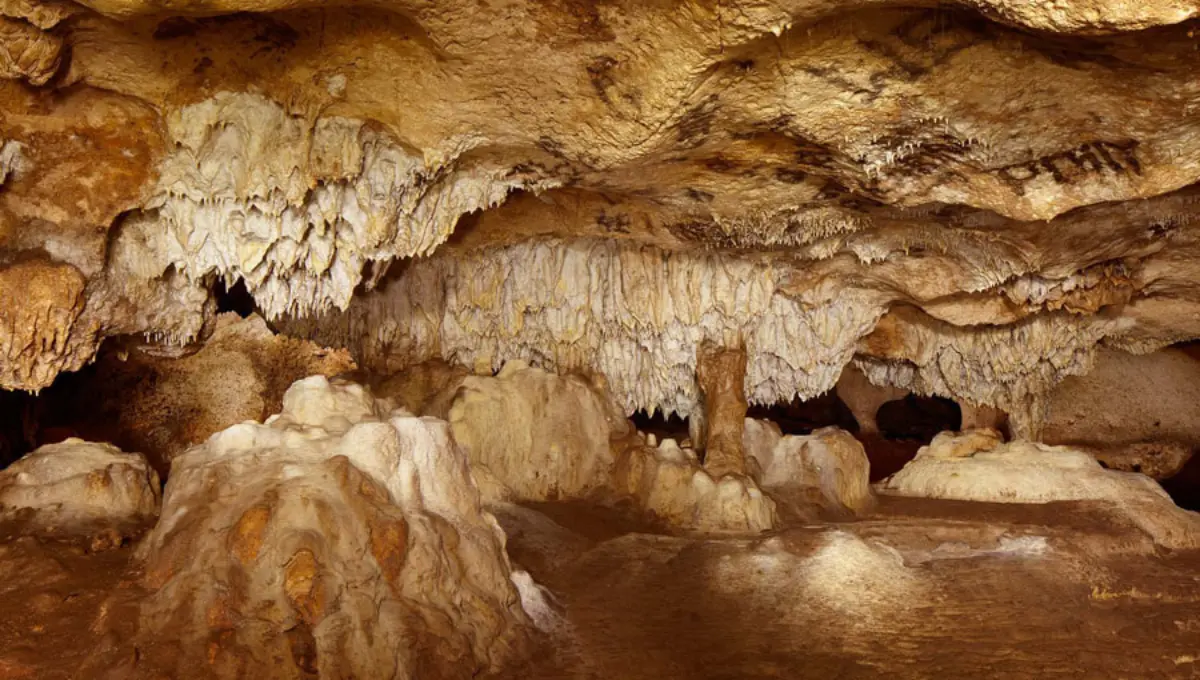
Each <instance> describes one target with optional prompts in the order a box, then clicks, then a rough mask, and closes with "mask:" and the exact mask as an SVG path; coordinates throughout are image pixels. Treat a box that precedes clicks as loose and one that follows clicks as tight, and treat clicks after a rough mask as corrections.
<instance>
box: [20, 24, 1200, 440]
mask: <svg viewBox="0 0 1200 680" xmlns="http://www.w3.org/2000/svg"><path fill="white" fill-rule="evenodd" d="M917 4H918V5H921V4H922V3H917ZM926 4H927V3H926ZM2 7H3V10H2V11H0V134H2V137H3V138H2V139H0V178H2V179H0V181H2V182H3V191H2V192H0V263H3V265H4V266H5V267H9V266H11V265H13V264H14V263H18V262H27V261H31V260H38V261H41V262H44V263H45V264H46V266H49V267H53V268H58V267H68V266H69V267H73V268H75V270H77V271H78V276H74V277H73V278H75V279H77V280H76V281H73V282H72V281H67V280H66V279H67V278H68V277H61V280H59V281H57V282H56V285H59V286H61V287H62V288H63V290H62V291H60V292H59V293H57V294H56V296H55V297H54V298H53V302H54V304H53V310H50V309H49V307H48V306H47V305H42V308H43V310H44V311H46V312H47V313H51V312H52V316H55V317H56V318H59V317H61V318H62V319H66V318H77V319H78V322H77V323H72V324H65V323H64V324H63V327H62V329H61V330H62V332H63V333H64V336H63V337H64V340H62V342H60V343H59V345H61V346H62V347H66V348H67V350H66V351H65V352H64V350H63V349H62V348H61V347H59V346H55V345H53V344H52V343H44V346H43V345H42V344H37V343H35V344H33V345H29V344H26V343H24V342H23V341H24V340H25V338H23V337H21V338H18V339H17V340H19V341H20V342H17V341H14V344H16V345H19V346H20V349H21V351H25V350H26V348H27V347H34V348H35V349H34V350H29V353H30V356H24V355H22V356H13V355H11V354H10V353H8V352H0V362H2V363H0V380H2V382H0V384H2V385H4V386H7V387H13V388H18V389H39V388H41V387H44V386H46V385H47V384H48V383H49V382H50V381H51V380H52V379H53V376H54V375H56V374H58V373H61V372H64V371H71V370H75V369H77V368H79V367H80V366H82V365H84V364H85V363H86V362H87V361H88V360H89V359H90V358H91V357H92V355H93V354H94V353H95V351H96V348H97V346H98V344H99V340H101V339H102V338H104V337H114V336H124V335H139V336H145V337H147V338H149V339H153V340H154V341H155V342H157V343H159V344H161V345H163V346H164V350H163V351H174V352H179V351H181V348H182V347H184V346H186V345H190V344H191V343H193V342H195V341H196V340H198V339H202V338H201V333H200V331H201V330H202V329H204V328H205V327H206V324H207V323H210V322H211V321H212V317H213V315H214V312H215V306H214V305H213V304H212V301H211V291H212V289H213V287H214V286H215V285H216V284H217V281H218V280H219V281H221V282H223V283H224V284H225V285H226V286H227V287H228V286H232V285H234V284H235V283H236V282H238V281H241V282H243V283H244V284H245V286H246V289H247V290H248V291H249V293H250V294H251V295H252V296H253V297H254V299H255V300H256V301H257V302H258V304H259V307H260V308H261V310H262V312H263V313H264V315H265V316H266V317H268V318H269V319H271V320H272V321H275V320H277V319H279V318H281V317H284V316H287V317H298V319H295V321H296V323H297V324H298V326H295V327H293V328H294V330H296V332H299V333H303V334H304V335H306V336H309V337H316V336H320V337H322V338H325V339H324V340H322V341H323V342H325V343H326V344H330V342H331V341H330V340H328V338H336V342H337V344H341V345H345V346H348V347H351V348H352V349H354V350H355V356H356V358H358V359H360V360H363V363H364V365H366V366H369V367H371V368H373V369H379V368H383V369H385V370H386V372H394V371H395V370H397V369H400V368H403V367H405V366H408V365H412V364H416V363H420V362H422V361H425V360H428V359H431V358H435V357H439V356H440V357H441V358H443V359H445V360H447V361H450V362H451V363H457V364H461V365H466V366H469V367H471V368H472V369H475V370H478V371H480V372H487V371H488V370H495V369H497V368H499V367H500V366H501V365H503V364H504V363H505V362H506V361H508V360H511V359H521V360H526V361H529V362H530V363H531V364H534V365H538V366H541V367H543V368H547V369H550V370H555V371H560V372H571V371H584V372H587V373H589V374H599V373H603V374H605V375H607V376H608V378H609V379H610V381H611V389H612V392H613V394H614V395H616V396H617V397H618V399H620V401H621V404H622V406H623V407H625V408H626V409H627V410H632V409H634V408H645V409H648V410H651V409H659V408H661V409H664V410H666V411H668V412H674V413H679V414H681V415H687V414H688V413H689V412H690V411H693V410H695V409H696V407H697V405H698V404H699V396H700V395H699V393H698V392H699V390H698V388H697V386H696V385H695V381H694V376H695V369H696V366H695V356H694V350H695V348H696V347H697V346H699V345H700V344H701V343H703V342H706V341H707V342H713V343H716V344H717V345H718V346H726V345H732V344H733V343H737V342H742V343H744V347H745V349H746V352H747V365H746V384H745V393H746V396H747V399H748V401H750V402H751V403H756V404H765V403H773V402H776V401H787V400H790V399H792V398H793V397H796V396H801V397H811V396H813V395H816V394H820V393H823V392H825V391H827V390H828V389H830V388H831V387H832V386H833V384H834V383H835V382H836V379H837V376H838V375H840V373H841V370H842V368H843V367H844V366H845V365H846V364H848V363H849V362H850V361H851V360H853V359H855V358H856V357H855V355H858V356H857V360H858V363H859V365H860V366H861V367H862V368H863V370H865V371H867V372H868V373H869V374H870V375H869V377H870V378H871V380H872V382H873V383H876V384H880V385H889V386H893V387H897V388H900V389H905V390H910V391H916V392H919V393H921V394H937V395H940V396H944V397H948V398H952V399H955V400H956V401H959V402H962V403H966V402H969V403H971V404H976V405H980V406H988V407H995V408H998V409H1000V410H1002V411H1004V412H1006V413H1010V414H1011V415H1012V420H1013V427H1014V429H1016V430H1017V431H1018V432H1019V433H1020V434H1022V435H1025V436H1027V437H1032V436H1035V435H1036V434H1037V432H1038V429H1039V427H1040V424H1041V419H1042V417H1043V415H1044V413H1043V411H1044V406H1045V395H1046V393H1047V392H1048V391H1049V390H1051V389H1052V388H1053V387H1054V385H1055V384H1056V383H1057V382H1058V381H1061V380H1062V379H1064V378H1066V377H1068V376H1070V375H1077V374H1080V373H1083V372H1086V370H1087V369H1088V368H1089V366H1090V362H1091V358H1092V355H1093V353H1094V351H1095V348H1096V346H1097V345H1098V344H1099V343H1101V342H1103V343H1104V344H1105V345H1106V346H1109V347H1114V348H1119V349H1123V350H1131V351H1138V352H1145V351H1149V350H1153V349H1157V348H1159V347H1162V346H1164V345H1167V344H1171V343H1175V342H1181V341H1185V340H1189V339H1193V338H1196V337H1200V313H1198V312H1200V294H1197V291H1196V287H1195V285H1194V282H1195V280H1196V270H1197V264H1196V263H1197V262H1200V238H1198V237H1197V233H1198V232H1197V229H1196V221H1195V219H1194V215H1195V203H1196V201H1197V189H1196V188H1195V186H1194V185H1195V184H1196V183H1197V181H1200V161H1198V160H1197V158H1200V154H1197V150H1200V135H1197V134H1196V123H1195V116H1193V115H1191V114H1192V112H1193V109H1194V108H1195V101H1196V100H1197V98H1198V97H1200V85H1198V84H1197V81H1196V78H1195V77H1194V68H1192V64H1191V57H1192V56H1194V51H1195V38H1194V27H1193V26H1192V25H1191V24H1190V23H1189V22H1190V21H1192V20H1193V19H1194V18H1195V15H1196V4H1195V2H1194V0H1156V1H1154V2H1127V1H1116V0H1086V1H1084V0H1079V1H1074V2H1018V1H1017V0H960V1H959V2H956V3H951V5H950V6H946V7H943V6H938V7H932V6H924V5H922V6H917V7H901V6H895V5H894V4H893V3H880V2H877V1H876V0H859V1H856V2H853V3H832V2H811V1H808V0H788V1H786V2H775V3H760V2H751V1H749V0H736V1H731V2H722V3H719V4H718V5H715V6H713V5H710V4H705V3H696V2H685V3H682V4H678V3H675V4H672V3H666V4H649V5H648V4H646V3H639V2H635V1H633V0H615V1H614V2H612V3H601V4H600V5H597V6H592V5H591V4H588V5H587V6H586V7H583V8H579V7H575V6H574V5H573V4H567V5H564V4H562V3H522V2H518V3H511V4H506V5H504V6H503V7H502V8H498V9H497V10H496V13H495V14H494V15H493V16H491V17H489V21H487V22H480V21H478V19H477V18H475V17H474V16H473V14H474V12H473V11H472V9H471V8H470V7H469V6H467V5H464V4H463V3H461V2H459V1H457V0H455V1H451V2H449V3H432V4H431V3H419V2H410V1H409V0H400V1H399V2H386V3H362V2H350V3H345V4H342V5H339V6H337V7H326V6H324V5H321V4H320V3H311V2H293V1H291V0H288V1H282V0H272V1H270V2H248V1H245V0H222V1H217V2H208V1H206V2H199V3H182V2H167V3H165V4H164V3H153V2H141V1H137V2H125V1H123V0H87V1H86V2H68V1H67V0H9V1H6V2H4V3H3V5H2ZM364 27H368V28H369V29H370V30H364ZM530 73H535V74H537V77H535V78H530V77H529V76H528V74H530ZM1031 83H1034V84H1036V86H1031V85H1030V84H1031ZM1097 121H1099V122H1097ZM18 152H19V153H18ZM18 160H19V161H20V162H17V161H18ZM426 256H432V258H431V259H425V258H426ZM443 256H444V257H443ZM381 289H382V290H381ZM23 309H24V310H25V311H22V310H23ZM346 310H348V311H346ZM905 310H907V311H905ZM26 311H28V308H22V307H20V306H18V305H17V304H16V303H15V302H14V301H13V300H12V299H11V298H4V299H0V319H3V320H11V319H12V318H15V317H17V316H20V315H21V314H23V313H25V312H26ZM910 312H915V313H916V315H917V318H920V319H921V321H920V322H917V323H915V325H916V326H920V328H916V329H915V330H914V329H911V328H910V329H906V330H905V329H898V328H896V325H898V324H896V323H893V320H894V319H896V318H898V317H901V316H904V315H906V314H908V313H910ZM881 318H882V319H885V321H884V322H883V323H882V324H879V323H878V322H879V320H880V319H881ZM908 321H911V319H908ZM57 323H58V322H56V324H57ZM305 324H311V325H305ZM877 326H880V327H878V328H877ZM25 327H28V324H22V325H21V328H25ZM17 335H20V333H17ZM1059 340H1062V342H1061V343H1059V342H1058V341H1059ZM890 345H896V346H890ZM0 349H4V347H2V346H0ZM34 353H36V354H37V355H39V356H38V357H36V358H33V357H32V354H34ZM30 366H35V367H36V368H34V369H31V368H30Z"/></svg>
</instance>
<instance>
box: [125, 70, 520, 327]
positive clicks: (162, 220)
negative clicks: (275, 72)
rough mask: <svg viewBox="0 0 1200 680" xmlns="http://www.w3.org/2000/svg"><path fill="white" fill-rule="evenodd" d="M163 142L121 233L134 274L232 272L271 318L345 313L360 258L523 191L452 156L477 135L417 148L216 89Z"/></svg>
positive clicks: (416, 241)
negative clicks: (142, 258) (152, 174)
mask: <svg viewBox="0 0 1200 680" xmlns="http://www.w3.org/2000/svg"><path fill="white" fill-rule="evenodd" d="M166 122H167V134H168V139H169V141H170V142H171V143H172V144H173V145H174V151H173V152H172V153H171V154H169V155H168V156H167V157H166V158H165V159H164V160H163V162H162V163H161V166H160V167H159V180H158V184H157V186H156V188H155V193H154V196H153V198H152V199H150V200H149V201H148V202H147V210H146V211H145V212H143V213H141V214H139V215H137V216H135V217H134V218H133V219H132V220H131V223H130V224H128V225H127V227H126V228H127V229H129V230H131V231H133V232H135V233H137V234H140V235H141V241H142V242H143V244H144V247H145V248H146V249H147V255H148V256H149V257H148V259H147V260H146V266H147V268H148V270H147V271H146V272H145V274H146V275H158V274H161V273H162V272H163V271H165V270H166V269H167V268H168V267H171V266H173V267H175V268H176V269H177V270H179V271H180V272H183V273H184V274H185V275H186V276H187V277H188V278H190V279H192V280H198V279H202V278H205V277H209V276H212V275H215V276H217V277H220V278H223V279H225V280H226V281H229V282H232V281H234V280H236V279H238V278H242V279H244V280H245V282H246V287H247V289H248V290H249V291H250V293H251V294H252V295H253V296H254V299H255V301H256V302H257V303H258V305H259V307H260V308H261V310H262V311H263V312H264V313H265V314H266V315H267V316H268V317H270V318H274V317H278V316H280V315H282V314H284V313H287V312H291V313H295V314H301V315H302V314H308V313H313V312H319V311H323V310H325V309H328V308H329V307H335V306H336V307H338V308H344V307H345V306H346V305H347V304H348V303H349V301H350V297H351V295H352V294H353V292H354V289H355V287H356V286H358V284H359V283H360V282H361V281H362V279H363V268H364V266H365V265H366V264H368V263H384V262H387V261H390V260H392V259H395V258H398V257H413V256H417V255H427V254H429V253H430V252H432V251H433V249H434V248H436V247H437V246H438V245H440V244H441V243H442V242H444V241H445V240H446V238H447V237H448V236H449V235H450V233H451V232H452V231H453V229H454V225H455V223H456V222H457V220H458V218H459V216H460V215H463V214H464V213H468V212H471V211H474V210H479V209H484V208H488V207H492V206H495V205H498V204H499V203H501V202H502V201H503V200H504V198H505V197H506V196H507V195H508V192H509V191H510V190H512V189H515V188H518V187H524V186H528V183H527V182H525V181H524V180H521V179H505V175H507V174H509V173H508V168H505V167H501V166H498V165H497V166H479V165H470V164H466V163H462V162H460V159H461V158H462V156H463V155H464V154H465V153H467V152H469V151H470V150H471V149H472V148H474V147H475V146H476V145H477V144H478V143H480V141H481V140H478V139H475V138H471V137H464V138H460V139H453V140H447V142H446V143H445V144H444V145H442V147H440V148H439V149H436V150H432V151H426V152H425V153H424V154H422V153H419V152H414V151H412V150H409V149H406V148H404V147H403V146H401V145H400V144H399V143H397V142H396V141H395V140H394V139H392V138H391V137H389V136H388V135H386V134H384V133H382V132H379V131H377V130H376V129H374V128H372V127H370V126H368V125H367V124H366V123H365V122H364V121H361V120H352V119H348V118H338V117H330V118H321V119H318V120H316V121H315V122H314V121H312V120H310V119H307V118H302V117H298V116H293V115H289V114H288V112H287V111H285V110H284V109H283V108H282V107H281V106H279V105H278V104H275V103H273V102H271V101H269V100H267V99H265V98H263V97H261V96H258V95H253V94H234V93H223V94H219V95H217V96H215V97H213V98H211V99H208V100H205V101H203V102H200V103H198V104H194V105H191V106H187V107H184V108H182V109H180V110H178V111H176V112H174V113H172V114H171V115H169V116H168V117H167V120H166Z"/></svg>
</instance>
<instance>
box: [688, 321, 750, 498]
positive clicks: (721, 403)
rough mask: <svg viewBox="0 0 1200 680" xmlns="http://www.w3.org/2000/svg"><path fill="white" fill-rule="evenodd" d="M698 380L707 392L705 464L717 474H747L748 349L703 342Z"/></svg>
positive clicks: (700, 349)
mask: <svg viewBox="0 0 1200 680" xmlns="http://www.w3.org/2000/svg"><path fill="white" fill-rule="evenodd" d="M696 381H697V382H698V383H699V384H700V391H701V392H703V393H704V421H703V422H704V467H705V469H706V470H708V471H709V474H711V475H712V476H713V477H715V478H717V479H720V478H721V477H723V476H724V475H726V474H730V473H733V474H740V475H745V474H746V453H745V451H743V450H742V434H743V427H744V425H745V422H746V392H745V384H746V352H745V350H742V349H729V348H724V347H716V346H714V345H711V344H704V345H701V346H700V348H699V349H697V350H696Z"/></svg>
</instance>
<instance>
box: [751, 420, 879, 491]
mask: <svg viewBox="0 0 1200 680" xmlns="http://www.w3.org/2000/svg"><path fill="white" fill-rule="evenodd" d="M743 441H744V445H745V450H746V455H747V456H748V457H750V458H753V460H754V463H755V464H756V465H757V467H758V469H759V471H760V472H759V473H758V475H757V476H758V481H759V484H761V485H762V488H763V489H765V490H766V491H767V492H769V493H771V494H773V495H774V496H775V497H776V498H778V499H780V500H781V501H783V502H787V503H788V504H789V505H790V506H792V507H793V509H795V510H796V511H797V512H798V513H799V514H801V515H807V514H810V513H808V512H806V511H807V510H808V509H809V508H808V507H798V506H805V505H810V506H811V505H815V506H818V507H824V508H828V509H831V510H834V511H837V512H845V511H848V512H850V513H861V512H864V511H866V510H869V509H870V507H871V504H872V501H873V497H872V494H871V487H870V476H871V475H870V461H868V460H867V454H866V452H865V451H864V450H863V446H862V444H859V443H858V441H857V440H855V439H854V437H853V436H852V435H850V433H848V432H845V431H843V430H839V429H837V428H836V427H826V428H821V429H819V430H817V431H815V432H813V433H812V434H811V435H799V436H797V435H787V436H784V435H783V434H782V433H780V431H779V427H778V426H776V425H775V424H774V423H771V422H766V421H761V420H755V419H753V418H747V419H746V424H745V438H744V440H743Z"/></svg>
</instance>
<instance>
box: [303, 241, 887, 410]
mask: <svg viewBox="0 0 1200 680" xmlns="http://www.w3.org/2000/svg"><path fill="white" fill-rule="evenodd" d="M787 272H788V268H787V267H779V266H776V265H774V264H773V263H772V261H771V259H770V258H769V257H744V258H738V257H731V256H729V255H728V254H717V253H697V252H670V251H665V250H661V249H658V248H654V247H648V246H630V245H627V244H621V243H619V242H613V241H600V240H584V239H578V240H573V241H570V242H563V241H558V240H547V241H536V242H534V241H529V242H523V243H519V244H516V245H512V246H504V247H497V248H490V249H484V250H480V251H473V252H469V253H454V254H453V255H452V256H441V255H439V256H438V257H434V258H431V259H429V260H422V261H418V262H414V263H413V264H412V265H411V266H410V267H409V268H408V269H407V270H406V271H405V272H404V274H403V275H402V276H401V277H400V278H398V279H397V280H395V281H393V282H391V283H390V284H389V285H388V286H387V287H386V289H385V290H382V291H380V292H379V293H378V294H375V295H372V296H368V297H366V298H364V300H363V301H362V302H361V303H357V304H356V305H355V306H354V307H353V308H352V309H351V311H350V312H349V313H347V314H345V315H344V316H343V317H342V318H340V319H337V318H326V319H323V320H321V321H319V322H318V324H317V325H314V326H313V328H314V331H315V333H316V334H317V335H318V336H320V337H323V338H327V339H328V340H329V341H330V342H332V343H342V344H345V345H346V346H349V347H352V348H356V349H357V350H358V352H359V356H360V359H361V360H362V361H363V362H364V363H365V364H366V365H374V366H377V367H383V366H387V367H389V368H395V367H403V366H405V365H408V364H410V363H417V362H420V361H423V360H426V359H429V358H431V357H435V356H440V357H442V358H445V359H446V360H447V361H451V362H457V363H462V364H465V365H467V366H474V367H475V368H476V369H477V370H479V371H480V372H491V371H492V370H494V369H497V368H499V367H500V366H502V365H503V364H504V362H506V361H508V360H511V359H521V360H524V361H527V362H528V363H530V364H532V365H536V366H541V367H543V368H546V369H547V370H552V371H556V372H559V373H565V372H570V371H580V372H584V373H593V374H594V373H599V374H602V375H604V376H606V377H607V378H608V380H609V389H610V390H611V391H612V393H613V395H614V397H615V398H616V399H617V401H618V403H619V404H620V405H621V406H622V407H623V408H624V409H626V412H627V413H628V412H633V411H634V410H636V409H641V408H644V409H647V410H655V409H662V410H663V411H665V412H668V413H670V412H675V413H679V414H680V415H684V416H686V415H688V414H690V413H691V412H692V411H693V409H695V408H696V406H697V405H698V404H699V392H698V389H697V386H696V377H695V376H696V348H697V347H698V346H699V345H700V344H701V343H702V342H703V341H705V340H710V341H713V342H716V343H718V344H731V345H732V344H737V343H738V342H741V343H744V345H745V347H746V352H747V356H748V366H747V373H746V395H747V397H748V399H749V401H750V402H751V403H774V402H777V401H788V400H790V399H792V397H793V396H795V395H797V394H799V395H800V397H801V398H806V399H807V398H811V397H814V396H816V395H818V394H821V393H823V392H825V391H826V390H828V389H829V388H831V387H833V385H834V383H836V382H837V379H838V375H839V374H840V373H841V370H842V366H844V365H845V364H846V363H847V362H849V361H850V358H851V355H852V354H853V352H854V345H855V342H856V340H857V339H858V338H859V337H861V336H863V335H865V334H866V333H868V332H869V331H870V330H871V328H872V327H873V326H874V325H875V321H876V320H877V319H878V317H879V316H880V314H881V313H882V312H883V305H882V302H881V301H880V298H879V297H878V296H877V295H876V294H874V293H871V292H867V291H855V290H846V289H842V288H839V287H836V286H833V285H830V286H824V285H818V286H815V287H813V288H811V289H809V290H807V291H806V292H805V293H804V294H803V296H802V298H800V299H793V298H791V297H788V296H787V295H785V294H784V293H783V292H782V291H781V290H780V285H781V283H783V281H784V280H785V279H786V278H787Z"/></svg>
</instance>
